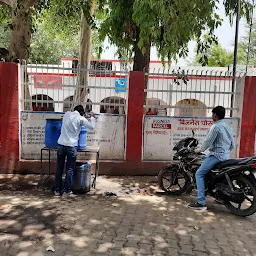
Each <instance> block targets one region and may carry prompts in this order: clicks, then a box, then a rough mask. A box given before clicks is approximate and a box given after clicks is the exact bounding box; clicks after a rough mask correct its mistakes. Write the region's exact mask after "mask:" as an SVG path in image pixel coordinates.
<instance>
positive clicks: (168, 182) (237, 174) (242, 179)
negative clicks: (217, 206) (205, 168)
mask: <svg viewBox="0 0 256 256" xmlns="http://www.w3.org/2000/svg"><path fill="white" fill-rule="evenodd" d="M193 134H194V133H193ZM197 145H198V140H197V139H196V138H194V137H188V138H185V139H183V140H181V141H179V142H178V143H177V144H176V145H175V146H174V148H173V150H174V151H176V152H175V155H174V162H173V163H172V164H169V165H166V166H165V167H164V168H163V169H162V170H161V171H160V172H159V174H158V183H159V186H160V188H161V189H162V190H164V191H165V192H167V193H168V194H171V195H181V194H182V193H191V191H192V190H193V188H195V187H196V178H195V173H196V171H197V170H198V168H199V167H200V165H201V164H202V161H203V159H204V158H205V154H203V153H195V152H194V149H195V148H196V147H197ZM205 192H206V195H210V196H212V197H214V198H215V199H217V201H221V202H222V203H223V204H224V205H225V206H226V208H227V209H228V210H229V211H230V212H231V213H233V214H235V215H238V216H243V217H245V216H249V215H252V214H254V213H255V212H256V157H248V158H237V159H229V160H227V161H224V162H220V163H218V164H217V165H215V166H214V168H213V170H212V171H211V172H209V173H208V174H207V175H206V177H205Z"/></svg>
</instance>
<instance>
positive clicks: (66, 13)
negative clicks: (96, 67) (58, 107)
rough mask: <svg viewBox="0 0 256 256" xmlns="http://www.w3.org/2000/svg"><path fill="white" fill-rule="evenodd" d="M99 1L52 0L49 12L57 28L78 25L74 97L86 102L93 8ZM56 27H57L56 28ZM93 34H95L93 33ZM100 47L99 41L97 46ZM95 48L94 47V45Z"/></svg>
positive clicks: (94, 18)
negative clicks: (77, 62) (76, 72)
mask: <svg viewBox="0 0 256 256" xmlns="http://www.w3.org/2000/svg"><path fill="white" fill-rule="evenodd" d="M99 3H100V1H98V0H87V1H80V0H72V1H69V0H52V1H51V8H50V12H51V13H52V14H53V15H54V16H53V17H52V19H53V20H54V19H57V20H58V21H59V22H58V23H57V24H58V26H59V28H63V29H64V31H65V30H66V28H67V26H69V24H71V27H72V28H73V29H74V31H75V30H76V29H77V28H78V27H79V29H80V39H79V68H78V78H77V84H78V86H79V90H76V92H75V99H76V100H77V101H78V102H80V103H82V104H86V102H87V94H88V89H87V87H88V77H89V73H88V69H89V68H90V58H91V48H92V47H91V43H92V36H93V33H92V29H93V28H94V27H95V24H96V16H95V9H96V7H97V5H98V4H99ZM79 20H80V26H79V23H78V22H79ZM56 29H58V28H56ZM94 35H95V34H94ZM98 48H99V49H101V43H100V46H99V47H98ZM94 49H95V47H94Z"/></svg>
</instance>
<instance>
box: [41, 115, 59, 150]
mask: <svg viewBox="0 0 256 256" xmlns="http://www.w3.org/2000/svg"><path fill="white" fill-rule="evenodd" d="M61 126H62V119H46V126H45V136H44V144H45V146H46V147H47V148H57V146H58V139H59V137H60V133H61Z"/></svg>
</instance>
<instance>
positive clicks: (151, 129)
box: [143, 116, 239, 161]
mask: <svg viewBox="0 0 256 256" xmlns="http://www.w3.org/2000/svg"><path fill="white" fill-rule="evenodd" d="M225 122H227V124H228V125H229V126H230V127H232V129H233V132H234V138H235V141H236V142H237V140H238V139H237V138H238V137H239V134H238V133H239V119H236V118H232V119H231V118H229V119H225ZM211 125H213V121H212V120H211V118H186V117H160V116H145V118H144V133H143V160H149V161H171V160H172V159H173V154H174V152H173V147H174V145H175V144H176V143H177V142H178V141H180V140H182V139H184V138H186V137H191V136H193V135H192V130H193V131H194V132H195V136H194V137H195V138H197V139H198V140H199V146H200V145H201V144H202V142H203V140H204V138H205V137H206V135H207V132H208V129H209V128H210V127H211ZM236 155H237V152H236V150H234V151H233V152H232V157H236Z"/></svg>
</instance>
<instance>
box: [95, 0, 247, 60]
mask: <svg viewBox="0 0 256 256" xmlns="http://www.w3.org/2000/svg"><path fill="white" fill-rule="evenodd" d="M234 2H235V0H223V4H224V5H225V9H226V14H227V15H229V16H232V15H233V14H234V11H235V8H236V4H235V3H234ZM107 4H108V6H107V8H106V9H107V11H106V13H107V14H108V16H107V18H106V20H105V21H104V22H103V23H102V25H101V29H100V34H101V37H102V39H103V38H105V37H106V36H108V37H109V38H110V40H111V42H112V43H113V44H115V45H117V47H118V48H119V50H120V49H122V50H124V49H125V50H127V51H133V46H134V45H135V44H138V46H139V47H140V48H141V49H142V51H143V52H145V48H144V45H145V42H146V41H147V40H148V39H150V40H151V43H152V45H153V46H155V47H156V48H157V51H158V54H159V56H160V57H161V59H162V60H164V59H168V60H169V61H171V60H177V59H178V58H181V57H186V56H187V54H188V43H189V41H191V40H196V41H197V43H198V52H199V53H201V54H202V55H205V53H206V52H207V51H208V50H209V49H210V48H211V45H212V44H214V43H216V42H217V38H216V36H215V35H214V30H215V29H216V28H218V27H219V26H220V25H221V23H222V20H221V18H220V17H219V15H218V6H217V4H218V1H216V0H193V1H192V0H183V1H180V0H172V1H169V0H118V1H117V0H108V1H107ZM249 11H250V5H249V4H248V2H247V1H243V0H242V15H246V16H247V15H248V14H249ZM202 61H206V59H205V58H203V59H202Z"/></svg>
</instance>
